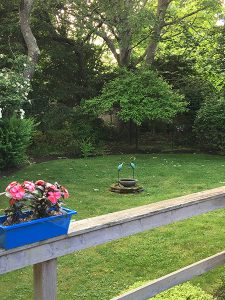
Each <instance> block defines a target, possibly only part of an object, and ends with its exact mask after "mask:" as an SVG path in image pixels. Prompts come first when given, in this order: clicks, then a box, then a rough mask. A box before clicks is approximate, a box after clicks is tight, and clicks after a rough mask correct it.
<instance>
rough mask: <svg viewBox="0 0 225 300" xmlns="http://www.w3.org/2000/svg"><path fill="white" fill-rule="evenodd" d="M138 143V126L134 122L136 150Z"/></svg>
mask: <svg viewBox="0 0 225 300" xmlns="http://www.w3.org/2000/svg"><path fill="white" fill-rule="evenodd" d="M138 145H139V126H138V125H137V124H136V127H135V149H136V150H138Z"/></svg>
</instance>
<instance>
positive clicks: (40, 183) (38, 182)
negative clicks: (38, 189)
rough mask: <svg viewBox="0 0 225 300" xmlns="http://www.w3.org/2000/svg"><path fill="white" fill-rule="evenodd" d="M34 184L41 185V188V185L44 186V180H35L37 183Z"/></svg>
mask: <svg viewBox="0 0 225 300" xmlns="http://www.w3.org/2000/svg"><path fill="white" fill-rule="evenodd" d="M35 184H36V185H41V186H43V185H45V181H44V180H37V181H36V182H35Z"/></svg>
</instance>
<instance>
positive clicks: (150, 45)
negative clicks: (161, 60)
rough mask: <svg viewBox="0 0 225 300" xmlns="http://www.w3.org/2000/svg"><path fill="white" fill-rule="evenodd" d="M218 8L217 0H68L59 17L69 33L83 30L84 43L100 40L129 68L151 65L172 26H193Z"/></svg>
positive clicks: (219, 5)
mask: <svg viewBox="0 0 225 300" xmlns="http://www.w3.org/2000/svg"><path fill="white" fill-rule="evenodd" d="M220 7H221V3H220V1H219V0H207V1H199V0H192V1H188V0H186V1H178V0H153V1H149V0H145V1H139V0H118V1H114V2H113V3H112V1H110V0H93V1H89V0H85V1H83V0H68V1H66V4H65V5H64V9H63V11H61V14H60V18H61V20H63V21H64V22H66V20H67V22H68V24H70V30H71V32H73V31H74V28H80V29H82V36H83V38H84V39H86V40H88V39H90V38H91V37H96V36H97V37H100V38H101V39H102V40H103V41H104V43H105V44H106V45H107V47H108V49H109V50H110V52H111V54H112V55H113V57H114V59H115V60H116V62H117V64H118V65H119V66H120V67H132V66H136V65H137V64H138V63H141V62H143V61H145V63H146V64H148V65H151V64H152V63H153V62H154V60H155V56H156V52H157V48H158V44H159V43H160V42H161V41H162V38H163V36H164V35H165V34H166V32H168V31H169V30H170V29H171V27H173V28H174V27H175V26H178V25H180V24H182V23H183V22H184V21H186V20H188V21H189V22H190V24H192V26H194V23H195V20H196V19H198V18H199V17H201V16H202V14H204V15H206V14H208V15H209V16H211V15H212V14H214V15H216V11H218V10H219V9H220ZM61 22H62V21H61ZM177 28H178V27H177ZM179 30H180V28H179ZM80 32H81V31H79V33H80ZM175 34H178V33H175ZM94 40H95V42H96V39H94Z"/></svg>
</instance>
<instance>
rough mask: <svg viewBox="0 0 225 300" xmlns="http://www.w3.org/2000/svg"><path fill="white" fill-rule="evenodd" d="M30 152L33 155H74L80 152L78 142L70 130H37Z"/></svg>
mask: <svg viewBox="0 0 225 300" xmlns="http://www.w3.org/2000/svg"><path fill="white" fill-rule="evenodd" d="M30 153H31V155H32V156H35V157H44V156H51V155H52V156H55V155H56V156H65V155H69V156H76V155H79V154H80V149H79V144H78V142H77V140H76V139H74V136H73V133H72V131H71V130H66V129H61V130H49V131H47V132H41V131H37V133H36V134H35V136H34V139H33V143H32V145H31V148H30Z"/></svg>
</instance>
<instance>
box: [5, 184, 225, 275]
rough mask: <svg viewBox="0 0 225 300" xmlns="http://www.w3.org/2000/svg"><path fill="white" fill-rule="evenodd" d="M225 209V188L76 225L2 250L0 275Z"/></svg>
mask: <svg viewBox="0 0 225 300" xmlns="http://www.w3.org/2000/svg"><path fill="white" fill-rule="evenodd" d="M224 207H225V187H221V188H217V189H212V190H208V191H204V192H199V193H195V194H191V195H188V196H183V197H178V198H174V199H171V200H166V201H161V202H157V203H153V204H149V205H144V206H140V207H136V208H131V209H127V210H123V211H119V212H115V213H111V214H107V215H103V216H99V217H95V218H90V219H85V220H81V221H77V222H72V223H71V226H70V231H69V234H68V235H65V236H61V237H58V238H54V239H49V240H46V241H43V242H39V243H35V244H31V245H28V246H23V247H20V248H15V249H12V250H8V251H5V250H0V274H3V273H6V272H10V271H13V270H17V269H20V268H23V267H26V266H29V265H33V264H38V263H41V262H44V261H47V260H50V259H53V258H57V257H59V256H63V255H66V254H70V253H73V252H76V251H78V250H82V249H86V248H89V247H93V246H96V245H100V244H104V243H107V242H110V241H113V240H117V239H119V238H122V237H126V236H130V235H133V234H136V233H139V232H143V231H146V230H149V229H152V228H155V227H159V226H162V225H166V224H170V223H173V222H176V221H179V220H184V219H187V218H190V217H192V216H196V215H200V214H203V213H206V212H209V211H212V210H215V209H219V208H224Z"/></svg>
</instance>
